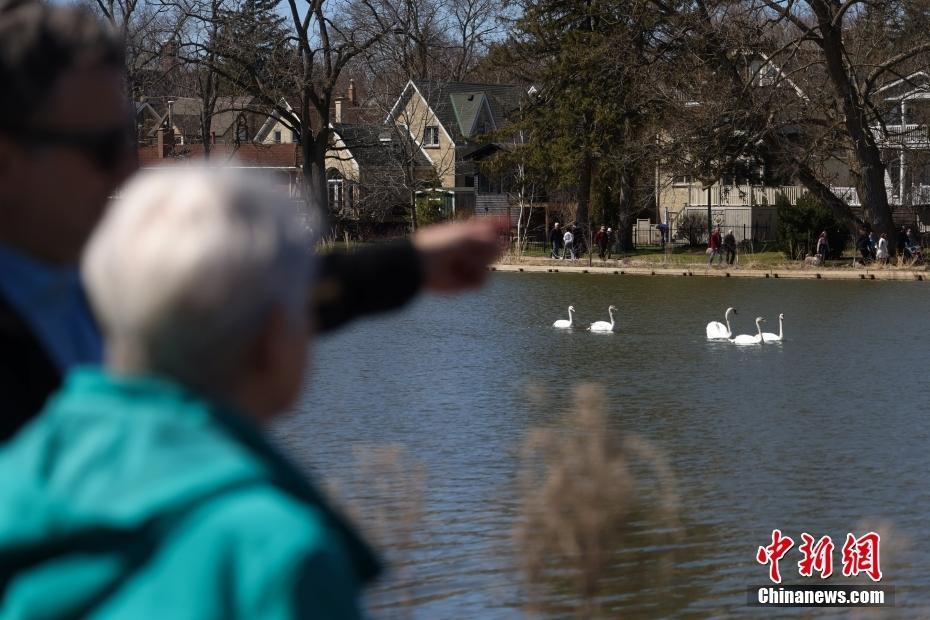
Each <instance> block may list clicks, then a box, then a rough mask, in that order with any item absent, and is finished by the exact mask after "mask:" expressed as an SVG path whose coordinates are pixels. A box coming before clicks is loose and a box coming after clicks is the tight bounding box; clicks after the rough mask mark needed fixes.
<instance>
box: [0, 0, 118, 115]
mask: <svg viewBox="0 0 930 620" xmlns="http://www.w3.org/2000/svg"><path fill="white" fill-rule="evenodd" d="M123 63H124V55H123V44H122V42H121V41H120V40H119V39H118V38H117V37H116V35H115V34H114V33H113V31H112V30H111V29H110V28H108V27H107V26H105V25H104V24H103V23H102V22H101V21H100V20H99V19H98V18H97V17H96V16H95V15H94V14H93V13H91V12H90V11H89V10H87V9H84V8H78V7H67V6H54V5H50V4H45V3H44V2H39V1H38V0H0V131H2V130H3V129H4V128H7V129H16V128H19V129H22V128H23V125H24V124H26V123H29V121H30V120H31V119H32V117H33V115H34V114H35V113H36V111H37V110H38V109H39V108H40V107H41V106H42V104H43V103H45V101H46V99H47V98H48V96H49V94H50V93H51V91H52V89H53V88H54V86H55V84H56V82H57V81H58V79H59V78H60V77H61V76H62V75H64V74H66V73H67V72H68V71H70V70H72V69H75V68H83V67H114V68H117V69H119V68H122V67H123V66H124V64H123Z"/></svg>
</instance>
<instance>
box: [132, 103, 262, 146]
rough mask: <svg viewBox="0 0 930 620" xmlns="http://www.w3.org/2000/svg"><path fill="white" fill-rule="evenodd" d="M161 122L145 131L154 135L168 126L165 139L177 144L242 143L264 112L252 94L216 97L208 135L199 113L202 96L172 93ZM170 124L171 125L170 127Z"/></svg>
mask: <svg viewBox="0 0 930 620" xmlns="http://www.w3.org/2000/svg"><path fill="white" fill-rule="evenodd" d="M165 108H166V109H165V111H164V113H163V114H162V117H161V122H159V123H158V124H157V126H156V127H154V128H152V129H151V130H150V131H149V132H148V136H147V138H148V139H149V140H150V141H151V140H154V139H155V134H156V132H157V131H158V129H160V128H165V129H168V131H169V133H168V139H169V141H170V139H171V136H174V142H175V143H176V144H181V145H188V144H203V143H204V141H205V140H209V141H210V142H211V143H212V144H244V143H247V142H251V141H252V138H253V137H254V136H255V134H256V133H257V131H258V128H259V127H260V126H261V125H262V123H263V122H264V121H265V119H266V117H267V115H266V114H265V113H263V111H262V110H260V109H256V108H255V106H254V98H253V97H251V96H241V97H218V98H217V100H216V105H215V107H214V112H213V116H212V117H211V121H210V135H209V136H203V135H201V134H202V133H203V131H202V129H201V115H202V112H203V100H202V99H200V98H197V97H174V98H172V99H170V100H168V101H167V103H166V106H165ZM169 125H170V128H169Z"/></svg>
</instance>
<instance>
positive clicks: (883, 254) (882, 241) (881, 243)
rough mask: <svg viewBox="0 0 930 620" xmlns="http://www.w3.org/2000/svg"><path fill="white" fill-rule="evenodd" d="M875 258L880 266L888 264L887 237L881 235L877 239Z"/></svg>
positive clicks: (884, 234) (883, 234)
mask: <svg viewBox="0 0 930 620" xmlns="http://www.w3.org/2000/svg"><path fill="white" fill-rule="evenodd" d="M875 257H876V258H877V259H878V262H879V263H880V264H881V265H887V264H888V235H887V234H886V233H882V236H881V237H879V238H878V248H877V249H876V250H875Z"/></svg>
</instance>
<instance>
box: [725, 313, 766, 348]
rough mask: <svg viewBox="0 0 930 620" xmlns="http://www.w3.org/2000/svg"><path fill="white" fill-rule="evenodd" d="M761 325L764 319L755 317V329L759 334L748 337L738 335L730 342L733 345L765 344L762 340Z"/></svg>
mask: <svg viewBox="0 0 930 620" xmlns="http://www.w3.org/2000/svg"><path fill="white" fill-rule="evenodd" d="M762 323H765V319H763V318H762V317H761V316H757V317H756V329H757V330H759V333H758V334H757V335H755V336H750V335H748V334H740V335H739V336H737V337H736V338H733V339H732V340H730V342H732V343H733V344H765V341H764V340H763V339H762Z"/></svg>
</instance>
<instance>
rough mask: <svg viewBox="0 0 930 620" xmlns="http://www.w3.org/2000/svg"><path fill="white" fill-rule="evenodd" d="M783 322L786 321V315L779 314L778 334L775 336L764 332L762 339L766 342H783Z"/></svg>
mask: <svg viewBox="0 0 930 620" xmlns="http://www.w3.org/2000/svg"><path fill="white" fill-rule="evenodd" d="M783 320H785V315H784V314H779V315H778V333H777V334H773V333H772V332H762V339H763V340H765V341H766V342H781V340H782V337H783V333H782V325H781V322H782V321H783Z"/></svg>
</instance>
